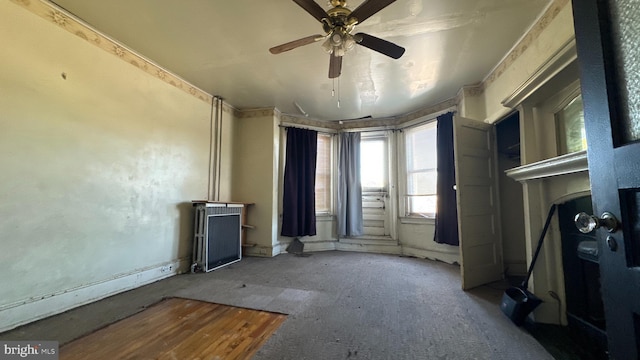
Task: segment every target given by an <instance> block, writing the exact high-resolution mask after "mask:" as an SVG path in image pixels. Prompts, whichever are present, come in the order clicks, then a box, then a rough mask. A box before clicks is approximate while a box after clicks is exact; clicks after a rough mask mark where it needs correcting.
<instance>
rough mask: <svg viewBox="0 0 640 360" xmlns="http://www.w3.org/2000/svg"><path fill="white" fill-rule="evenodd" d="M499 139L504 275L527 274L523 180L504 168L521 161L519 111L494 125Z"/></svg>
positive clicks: (513, 166)
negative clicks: (517, 179) (519, 180)
mask: <svg viewBox="0 0 640 360" xmlns="http://www.w3.org/2000/svg"><path fill="white" fill-rule="evenodd" d="M496 139H497V142H498V144H497V145H498V174H499V175H498V181H499V184H500V185H499V191H500V214H501V218H502V222H501V226H502V253H503V255H504V268H505V275H506V276H509V277H524V276H525V275H526V274H527V257H526V256H527V254H526V237H525V232H524V200H523V193H522V184H520V183H519V182H517V181H515V180H514V179H512V178H510V177H508V176H507V175H506V174H505V171H506V170H509V169H513V168H515V167H518V166H520V165H521V161H520V115H519V113H518V112H515V113H513V114H511V115H509V116H507V117H505V118H504V119H503V120H501V121H500V122H498V124H497V125H496Z"/></svg>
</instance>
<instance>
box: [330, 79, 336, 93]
mask: <svg viewBox="0 0 640 360" xmlns="http://www.w3.org/2000/svg"><path fill="white" fill-rule="evenodd" d="M331 80H332V81H333V84H332V85H331V97H336V79H335V78H333V79H331Z"/></svg>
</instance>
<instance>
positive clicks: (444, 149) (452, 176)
mask: <svg viewBox="0 0 640 360" xmlns="http://www.w3.org/2000/svg"><path fill="white" fill-rule="evenodd" d="M437 120H438V128H437V135H436V137H437V143H438V144H437V146H438V150H437V151H438V155H437V160H438V179H437V182H436V193H437V195H438V199H437V202H436V231H435V234H434V241H435V242H437V243H440V244H448V245H454V246H458V245H459V241H458V210H457V206H456V191H455V189H454V185H455V184H456V168H455V160H454V157H453V151H454V149H453V113H446V114H443V115H440V116H438V118H437Z"/></svg>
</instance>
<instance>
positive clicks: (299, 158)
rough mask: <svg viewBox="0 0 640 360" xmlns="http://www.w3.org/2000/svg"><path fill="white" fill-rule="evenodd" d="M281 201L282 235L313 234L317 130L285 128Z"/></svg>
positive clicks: (314, 231)
mask: <svg viewBox="0 0 640 360" xmlns="http://www.w3.org/2000/svg"><path fill="white" fill-rule="evenodd" d="M286 146H287V147H286V158H285V167H284V189H283V201H282V231H281V235H282V236H291V237H298V236H313V235H316V204H315V186H316V158H317V153H318V132H317V131H314V130H307V129H298V128H287V145H286Z"/></svg>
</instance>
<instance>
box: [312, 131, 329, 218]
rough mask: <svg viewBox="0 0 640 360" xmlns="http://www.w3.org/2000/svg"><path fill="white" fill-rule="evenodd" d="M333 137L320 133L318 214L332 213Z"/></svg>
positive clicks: (317, 167)
mask: <svg viewBox="0 0 640 360" xmlns="http://www.w3.org/2000/svg"><path fill="white" fill-rule="evenodd" d="M331 149H332V146H331V135H330V134H323V133H318V157H317V160H316V188H315V191H316V213H326V214H328V213H330V212H331V154H332V151H331Z"/></svg>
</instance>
